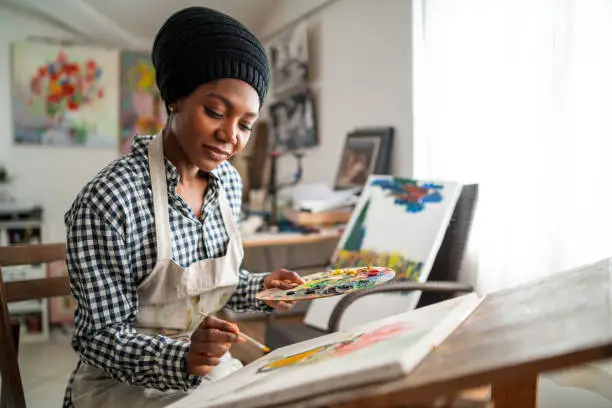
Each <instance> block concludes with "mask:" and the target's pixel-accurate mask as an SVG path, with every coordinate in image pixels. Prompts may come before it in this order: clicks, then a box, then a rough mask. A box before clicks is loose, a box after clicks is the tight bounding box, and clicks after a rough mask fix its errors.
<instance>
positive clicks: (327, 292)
mask: <svg viewBox="0 0 612 408" xmlns="http://www.w3.org/2000/svg"><path fill="white" fill-rule="evenodd" d="M394 276H395V271H394V270H393V269H391V268H380V267H366V268H347V269H335V270H331V271H325V272H319V273H313V274H311V275H307V276H303V279H304V280H305V281H306V282H304V283H303V284H301V285H299V286H297V287H295V288H293V289H289V290H282V289H279V288H272V289H266V290H264V291H261V292H259V293H258V294H257V295H256V296H255V297H256V298H257V299H259V300H309V299H317V298H322V297H329V296H337V295H342V294H347V293H350V292H355V291H359V290H365V289H370V288H373V287H375V286H378V285H382V284H384V283H386V282H388V281H390V280H391V279H393V277H394Z"/></svg>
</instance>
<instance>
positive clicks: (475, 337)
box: [290, 260, 612, 408]
mask: <svg viewBox="0 0 612 408" xmlns="http://www.w3.org/2000/svg"><path fill="white" fill-rule="evenodd" d="M611 278H612V260H606V261H602V262H599V263H596V264H593V265H589V266H587V267H584V268H580V269H577V270H573V271H570V272H567V273H562V274H558V275H555V276H553V277H550V278H548V279H545V280H543V281H540V282H537V283H531V284H527V285H523V286H521V287H517V288H513V289H509V290H504V291H500V292H497V293H494V294H490V295H489V296H487V298H486V299H485V300H484V301H483V303H482V304H481V305H480V306H479V307H478V309H476V310H475V311H474V313H473V314H472V315H471V316H470V317H469V318H468V319H467V320H466V322H465V323H464V324H463V325H462V326H461V327H460V328H459V329H458V330H457V331H456V332H455V333H453V334H452V335H451V336H450V337H449V338H448V339H447V341H446V342H444V343H443V344H442V345H441V346H440V347H439V348H437V349H436V350H434V351H433V352H432V353H431V354H430V355H429V356H428V357H426V358H425V360H423V362H422V363H421V364H420V365H419V366H418V367H417V368H416V369H415V370H414V371H413V372H412V373H411V374H410V375H408V376H406V377H405V378H402V379H399V380H395V381H392V382H386V383H382V384H371V385H369V386H360V387H357V388H352V389H345V390H341V391H337V392H334V393H329V394H323V395H320V396H317V397H314V398H311V399H309V400H303V401H300V402H294V403H292V404H290V406H291V407H294V408H298V407H302V408H304V407H321V406H328V407H329V406H334V407H398V406H404V405H405V404H415V405H416V406H419V405H418V404H420V403H422V402H424V401H429V402H431V401H432V400H435V399H436V398H438V397H441V396H452V395H456V394H458V393H459V392H461V391H462V390H465V389H469V388H476V387H481V386H486V385H492V398H493V400H494V404H495V408H508V407H512V408H533V407H536V405H537V392H536V390H537V381H538V374H539V373H542V372H545V371H550V370H555V369H561V368H565V367H569V366H573V365H578V364H581V363H586V362H589V361H593V360H598V359H603V358H607V357H611V356H612V285H611ZM410 406H413V405H410Z"/></svg>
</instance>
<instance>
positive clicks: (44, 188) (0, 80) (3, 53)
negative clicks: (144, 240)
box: [0, 5, 118, 242]
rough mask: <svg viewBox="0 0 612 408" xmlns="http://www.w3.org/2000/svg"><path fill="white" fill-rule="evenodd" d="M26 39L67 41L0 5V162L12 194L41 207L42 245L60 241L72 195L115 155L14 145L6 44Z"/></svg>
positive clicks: (67, 37) (66, 37)
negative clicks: (10, 182)
mask: <svg viewBox="0 0 612 408" xmlns="http://www.w3.org/2000/svg"><path fill="white" fill-rule="evenodd" d="M29 36H38V37H48V38H54V39H61V40H71V39H73V38H74V37H73V35H72V34H71V33H68V32H66V31H65V30H63V29H62V28H60V27H57V26H54V25H52V24H51V23H49V22H48V21H45V20H42V19H38V18H36V17H34V16H32V15H29V14H28V15H26V14H24V13H22V12H20V11H16V10H14V9H12V8H8V7H6V6H2V5H0V163H3V164H5V166H6V167H7V170H8V172H9V174H11V175H12V176H13V177H14V183H13V185H12V187H11V188H12V191H13V194H14V195H15V196H16V197H17V198H18V199H21V200H26V201H27V200H33V201H35V202H37V203H39V204H41V205H42V206H43V209H44V218H45V221H44V225H43V241H45V242H56V241H63V240H64V239H65V234H64V222H63V217H64V213H65V211H66V210H67V209H68V207H69V206H70V204H71V203H72V200H73V199H74V197H75V195H76V194H77V193H78V191H79V190H80V189H81V187H82V186H83V185H84V184H85V183H86V182H87V181H88V180H89V179H91V178H92V177H93V176H94V175H95V174H96V172H97V171H98V170H100V169H101V168H102V167H104V166H105V165H106V164H107V163H109V162H110V161H111V160H113V159H114V158H115V157H117V156H118V154H117V151H115V150H101V149H83V148H60V147H41V146H19V145H16V144H14V143H13V124H12V116H11V92H10V83H11V82H10V72H11V66H10V63H11V61H10V44H11V42H12V41H15V40H24V39H26V38H27V37H29Z"/></svg>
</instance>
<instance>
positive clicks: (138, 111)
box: [119, 51, 167, 154]
mask: <svg viewBox="0 0 612 408" xmlns="http://www.w3.org/2000/svg"><path fill="white" fill-rule="evenodd" d="M120 112H121V113H120V116H121V119H120V120H121V141H120V146H119V149H120V152H121V153H122V154H126V153H129V152H130V150H131V149H132V141H133V139H134V136H135V135H138V134H141V135H142V134H156V133H157V132H159V131H160V130H161V129H162V128H163V126H164V124H165V123H166V119H167V115H166V108H165V107H164V103H163V101H162V99H161V96H160V93H159V89H158V88H157V85H156V82H155V70H154V68H153V63H152V62H151V57H150V55H149V54H148V53H145V52H136V51H125V52H123V53H122V55H121V111H120Z"/></svg>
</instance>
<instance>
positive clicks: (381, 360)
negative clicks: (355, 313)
mask: <svg viewBox="0 0 612 408" xmlns="http://www.w3.org/2000/svg"><path fill="white" fill-rule="evenodd" d="M482 300H483V298H479V297H478V295H476V294H475V293H471V294H468V295H463V296H460V297H457V298H453V299H450V300H447V301H444V302H439V303H437V304H434V305H431V306H427V307H424V308H421V309H418V310H414V311H410V312H406V313H402V314H399V315H396V316H390V317H388V318H386V319H382V320H379V321H375V322H371V323H368V324H365V325H361V326H358V327H355V328H352V329H350V330H344V331H339V332H336V333H332V334H329V335H326V336H322V337H318V338H315V339H312V340H307V341H304V342H301V343H296V344H292V345H290V346H287V347H283V348H280V349H277V350H274V351H273V352H272V353H270V354H268V355H266V356H264V357H261V358H259V359H258V360H256V361H254V362H253V363H251V364H249V365H247V366H246V367H244V368H242V369H240V370H238V371H236V372H234V373H232V374H230V375H229V376H227V377H225V378H222V379H220V380H218V381H216V382H211V383H207V384H205V385H203V386H202V387H201V388H199V389H198V390H195V391H193V392H192V393H191V394H190V395H188V396H187V397H185V398H183V399H181V400H180V401H178V402H176V403H174V404H172V405H170V406H169V408H187V407H191V408H230V407H232V408H233V407H236V408H238V407H240V408H257V407H262V406H270V405H275V404H290V403H291V402H294V401H297V400H300V399H304V398H308V397H313V396H316V395H321V394H324V393H326V392H331V391H337V390H340V389H348V388H354V387H358V386H360V385H366V384H371V383H373V382H378V381H392V380H395V379H399V378H401V377H404V376H406V375H409V373H410V372H411V371H412V370H413V369H414V368H415V367H416V366H417V365H418V364H419V363H420V362H421V361H422V360H423V359H424V358H425V357H426V356H427V355H428V354H429V353H430V352H431V351H432V350H433V349H434V348H435V347H437V346H439V345H440V344H441V343H442V342H444V341H445V340H446V339H447V338H448V336H450V335H451V334H452V333H453V332H454V331H455V330H456V329H457V328H458V327H459V326H460V325H461V324H462V323H463V322H464V321H465V319H467V318H468V316H469V315H470V314H471V313H472V312H473V311H474V310H475V309H476V308H477V307H478V305H479V304H480V303H481V301H482Z"/></svg>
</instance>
